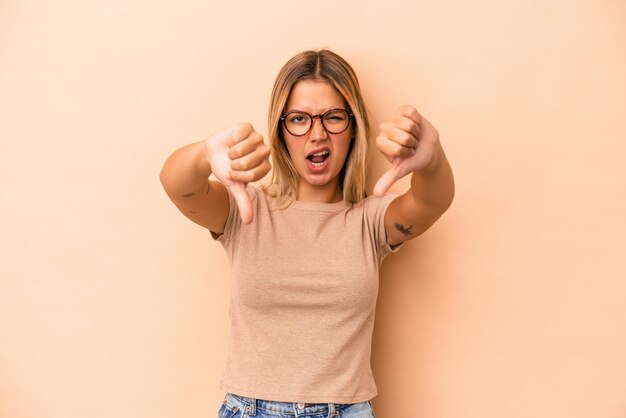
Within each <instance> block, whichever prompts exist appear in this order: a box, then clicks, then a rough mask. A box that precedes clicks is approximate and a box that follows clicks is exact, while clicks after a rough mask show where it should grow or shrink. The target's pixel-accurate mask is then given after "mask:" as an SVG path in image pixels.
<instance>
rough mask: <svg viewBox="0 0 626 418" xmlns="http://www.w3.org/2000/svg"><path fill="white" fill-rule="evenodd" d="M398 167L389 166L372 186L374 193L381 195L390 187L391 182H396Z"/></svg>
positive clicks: (398, 172)
mask: <svg viewBox="0 0 626 418" xmlns="http://www.w3.org/2000/svg"><path fill="white" fill-rule="evenodd" d="M400 174H401V173H400V169H399V168H398V167H397V166H393V167H391V168H390V169H389V170H388V171H387V172H386V173H385V174H383V175H382V176H381V177H380V178H379V179H378V181H377V182H376V185H375V186H374V195H376V196H378V197H381V196H382V195H384V194H385V193H387V190H389V188H390V187H391V185H392V184H394V183H395V182H396V180H398V179H399V178H400V177H402V176H401V175H400Z"/></svg>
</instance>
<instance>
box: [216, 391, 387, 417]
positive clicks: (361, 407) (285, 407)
mask: <svg viewBox="0 0 626 418" xmlns="http://www.w3.org/2000/svg"><path fill="white" fill-rule="evenodd" d="M251 417H257V418H298V417H305V418H335V417H337V418H376V415H375V414H374V409H373V408H372V403H371V402H370V401H365V402H359V403H352V404H339V403H334V404H333V403H315V404H299V403H295V402H274V401H267V400H263V399H253V398H247V397H244V396H239V395H235V394H232V393H227V394H226V396H225V397H224V402H222V406H221V408H220V410H219V412H218V418H251Z"/></svg>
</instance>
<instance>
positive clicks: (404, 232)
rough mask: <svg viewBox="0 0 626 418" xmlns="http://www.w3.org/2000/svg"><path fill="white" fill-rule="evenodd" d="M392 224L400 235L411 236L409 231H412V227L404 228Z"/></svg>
mask: <svg viewBox="0 0 626 418" xmlns="http://www.w3.org/2000/svg"><path fill="white" fill-rule="evenodd" d="M393 224H394V226H395V227H396V229H397V230H398V231H400V233H401V234H402V235H404V236H407V237H408V236H409V235H411V234H413V231H411V229H413V225H411V226H404V225H402V224H399V223H398V222H394V223H393Z"/></svg>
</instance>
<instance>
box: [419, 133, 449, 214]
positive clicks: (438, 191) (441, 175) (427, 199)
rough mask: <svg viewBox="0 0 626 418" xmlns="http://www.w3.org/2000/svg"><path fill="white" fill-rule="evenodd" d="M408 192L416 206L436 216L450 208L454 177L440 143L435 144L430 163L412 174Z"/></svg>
mask: <svg viewBox="0 0 626 418" xmlns="http://www.w3.org/2000/svg"><path fill="white" fill-rule="evenodd" d="M410 191H411V195H412V196H413V199H414V200H415V202H416V204H417V205H419V206H421V207H427V208H429V209H430V210H432V211H433V212H434V213H436V214H438V215H441V214H443V213H444V212H445V211H446V210H447V209H448V207H450V204H451V203H452V199H453V198H454V176H453V174H452V168H451V167H450V163H449V162H448V159H447V158H446V155H445V153H444V151H443V148H442V147H441V144H440V143H437V147H435V149H434V155H433V158H432V160H431V161H430V163H429V164H428V165H427V166H426V167H424V168H422V169H419V170H416V171H414V172H413V174H412V176H411V190H410Z"/></svg>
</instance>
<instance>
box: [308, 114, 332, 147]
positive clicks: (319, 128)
mask: <svg viewBox="0 0 626 418" xmlns="http://www.w3.org/2000/svg"><path fill="white" fill-rule="evenodd" d="M309 138H310V139H311V140H312V141H319V140H322V139H327V138H328V132H327V131H326V128H324V125H323V124H322V117H321V116H320V115H318V116H315V117H314V118H313V120H312V121H311V134H310V136H309Z"/></svg>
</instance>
